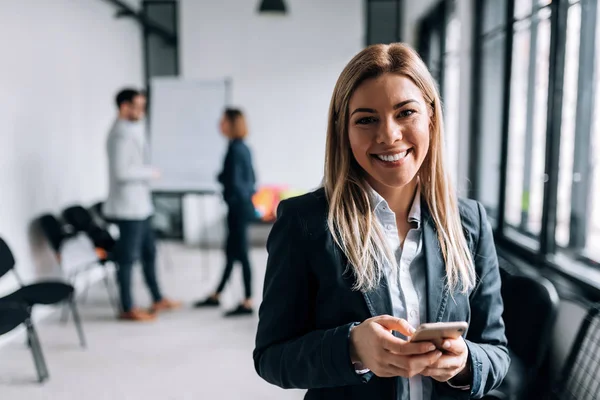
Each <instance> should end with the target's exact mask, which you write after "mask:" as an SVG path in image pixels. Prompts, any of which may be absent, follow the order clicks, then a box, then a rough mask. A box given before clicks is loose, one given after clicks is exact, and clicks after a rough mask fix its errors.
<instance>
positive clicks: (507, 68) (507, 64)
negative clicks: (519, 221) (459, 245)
mask: <svg viewBox="0 0 600 400" xmlns="http://www.w3.org/2000/svg"><path fill="white" fill-rule="evenodd" d="M515 1H516V0H508V1H507V7H506V21H513V19H514V13H515ZM513 41H514V23H512V22H511V23H507V24H506V40H505V43H504V79H503V83H504V92H503V93H502V96H503V97H502V143H501V148H500V190H499V199H498V226H497V228H496V235H497V236H498V237H500V238H503V237H504V228H505V226H506V185H507V181H508V144H509V133H510V92H511V84H510V83H511V78H512V60H513Z"/></svg>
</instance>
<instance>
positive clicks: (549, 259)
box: [468, 0, 600, 293]
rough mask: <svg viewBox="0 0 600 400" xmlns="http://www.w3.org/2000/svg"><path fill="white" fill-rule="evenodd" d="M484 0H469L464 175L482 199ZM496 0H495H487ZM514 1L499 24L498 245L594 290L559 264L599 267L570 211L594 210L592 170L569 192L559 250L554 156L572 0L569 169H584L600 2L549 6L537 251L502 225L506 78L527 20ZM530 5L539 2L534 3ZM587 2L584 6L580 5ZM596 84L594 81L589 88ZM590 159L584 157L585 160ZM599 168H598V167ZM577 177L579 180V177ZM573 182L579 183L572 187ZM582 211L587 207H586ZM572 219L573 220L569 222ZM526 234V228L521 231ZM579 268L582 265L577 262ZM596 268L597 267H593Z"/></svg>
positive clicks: (561, 0)
mask: <svg viewBox="0 0 600 400" xmlns="http://www.w3.org/2000/svg"><path fill="white" fill-rule="evenodd" d="M489 1H490V0H488V1H481V0H473V1H472V6H473V10H474V18H473V38H472V44H473V59H472V65H471V67H472V75H473V85H472V88H471V120H470V125H469V126H470V135H469V136H470V141H471V143H470V146H469V147H470V154H469V155H470V159H469V176H468V177H469V180H470V182H471V185H472V187H471V190H470V193H469V195H470V197H473V198H475V199H478V200H479V199H480V198H481V193H480V188H479V187H478V186H479V178H480V170H479V166H480V165H481V155H480V154H479V146H480V145H481V136H480V135H479V127H480V122H481V116H482V104H481V99H482V90H483V88H484V86H483V80H482V79H483V68H482V64H483V63H482V62H481V59H482V58H481V57H482V56H483V49H484V37H485V36H486V35H488V34H489V32H488V33H485V32H484V26H483V16H484V15H485V7H486V4H489ZM491 1H493V0H491ZM515 1H518V0H507V2H506V9H505V14H504V24H503V26H502V27H501V29H502V30H503V33H504V37H505V41H504V57H503V59H504V60H503V65H504V72H503V84H502V87H503V91H502V96H503V98H502V102H501V104H502V110H501V112H502V128H501V134H502V137H501V147H500V171H499V172H500V177H499V182H498V184H499V191H498V197H499V198H498V201H497V204H498V212H497V218H496V227H495V229H494V236H495V239H496V243H497V244H498V246H499V247H500V248H502V249H504V250H507V251H510V252H511V253H513V254H515V255H517V256H519V257H520V258H522V259H524V260H525V261H527V262H529V263H530V264H532V265H535V266H537V267H540V268H549V269H551V270H552V271H553V272H556V273H558V274H560V275H561V276H564V277H567V278H569V279H570V280H572V281H575V282H576V283H577V284H578V285H580V286H583V287H586V288H593V289H594V290H595V291H596V293H598V291H599V290H600V285H597V284H596V283H594V282H589V281H584V280H582V279H581V273H580V272H578V273H575V272H573V273H569V268H568V267H566V266H565V265H564V264H565V263H564V258H565V257H568V259H569V260H573V261H575V262H577V263H580V264H581V265H582V266H583V267H584V268H585V267H586V266H587V267H588V268H589V267H596V268H600V260H593V259H591V258H589V257H587V256H586V255H585V254H584V253H583V252H582V251H581V250H583V249H584V248H585V236H586V233H587V232H586V231H587V227H586V226H585V223H586V222H587V221H583V222H584V223H582V221H577V220H576V213H575V212H574V210H580V209H581V208H582V207H587V210H588V213H589V211H591V190H592V179H591V178H592V176H591V175H592V174H591V172H590V171H586V172H587V176H583V179H585V182H584V183H585V184H584V185H579V186H578V187H577V188H572V190H571V210H572V211H571V218H570V222H569V228H570V230H569V235H570V238H569V246H568V247H567V248H562V247H559V246H558V245H557V242H556V228H557V208H558V184H559V181H558V179H559V161H560V147H561V129H562V118H563V113H562V108H563V85H564V78H565V76H564V74H565V57H566V42H567V18H568V12H569V8H570V7H571V6H572V5H574V4H577V3H580V4H581V5H582V22H581V32H580V35H581V37H580V53H579V67H578V84H577V85H578V92H577V105H576V117H575V118H576V126H575V142H576V143H575V149H574V154H575V157H576V158H575V162H574V165H573V171H574V172H580V173H582V175H583V172H584V171H585V170H586V168H588V166H589V156H590V154H591V151H590V150H589V143H590V138H591V135H592V134H593V132H592V123H593V110H594V101H600V99H596V98H595V90H593V89H592V90H581V88H582V87H583V86H584V85H586V82H590V81H593V78H594V71H595V68H596V66H595V62H598V61H597V60H599V59H600V57H599V56H597V55H596V49H595V44H596V40H597V35H596V29H598V28H597V27H596V24H597V22H599V21H596V19H597V16H598V13H597V7H599V6H600V5H599V4H598V3H600V0H552V2H551V3H550V4H548V5H545V6H542V7H541V8H545V7H549V8H550V9H551V11H552V13H551V16H550V23H551V27H550V31H551V34H550V35H551V38H550V59H549V80H548V104H547V112H546V146H545V158H544V173H545V176H546V182H545V184H544V190H543V209H542V220H541V231H540V235H539V248H538V249H536V250H534V249H532V248H530V247H528V246H526V245H524V244H523V242H524V241H519V240H514V239H513V238H511V234H510V232H509V231H510V230H512V229H518V227H513V226H511V225H509V224H507V222H506V197H507V180H508V170H507V167H508V150H509V135H510V117H511V115H510V103H511V78H512V68H513V65H512V64H513V42H514V35H515V29H514V26H515V24H516V23H518V22H520V21H522V20H523V19H526V18H529V17H527V16H526V17H523V18H519V19H516V18H515V17H514V11H515ZM532 2H533V4H535V3H537V0H533V1H532ZM584 5H585V7H586V8H585V9H583V7H584ZM539 9H540V8H537V9H536V8H535V6H534V7H532V12H534V13H535V12H537V11H539ZM584 21H585V22H584ZM591 86H593V85H591ZM586 157H587V159H586ZM596 173H600V172H596ZM583 179H582V180H583ZM573 186H576V185H573ZM584 209H585V208H584ZM584 215H585V213H584ZM574 219H575V220H574ZM522 233H523V232H522ZM577 268H579V266H578V267H577ZM598 271H600V270H596V271H595V272H598Z"/></svg>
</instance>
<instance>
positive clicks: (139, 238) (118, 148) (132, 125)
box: [103, 89, 181, 321]
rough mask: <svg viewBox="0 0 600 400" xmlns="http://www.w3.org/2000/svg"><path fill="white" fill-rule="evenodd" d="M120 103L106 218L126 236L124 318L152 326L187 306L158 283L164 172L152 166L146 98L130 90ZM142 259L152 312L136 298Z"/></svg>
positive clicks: (121, 243) (119, 252)
mask: <svg viewBox="0 0 600 400" xmlns="http://www.w3.org/2000/svg"><path fill="white" fill-rule="evenodd" d="M116 102H117V107H118V110H119V114H118V118H117V120H116V121H115V123H114V125H113V127H112V129H111V131H110V133H109V136H108V145H107V150H108V164H109V194H108V200H107V201H106V203H105V205H104V210H103V213H104V214H105V215H106V217H107V218H109V219H110V220H112V221H113V222H114V223H116V224H117V225H118V227H119V231H120V237H119V240H118V242H117V245H116V247H115V259H116V262H117V264H118V271H117V278H118V281H119V289H120V296H121V307H122V312H121V315H120V318H121V319H125V320H131V321H151V320H154V319H155V317H156V314H157V313H158V312H159V311H163V310H170V309H174V308H178V307H180V306H181V303H179V302H175V301H172V300H169V299H166V298H164V297H163V296H162V294H161V291H160V288H159V285H158V282H157V278H156V266H155V264H156V244H155V239H154V231H153V229H152V224H151V217H152V214H153V212H154V209H153V205H152V196H151V188H150V182H151V180H153V179H158V178H159V177H160V173H159V171H158V170H157V169H156V168H154V167H152V166H150V165H149V164H148V163H147V158H148V143H147V140H146V130H145V124H144V122H143V117H144V114H145V112H146V96H145V95H144V93H142V92H139V91H137V90H135V89H124V90H121V91H120V92H119V94H118V95H117V98H116ZM138 259H141V262H142V268H143V272H144V280H145V282H146V285H147V287H148V289H149V290H150V294H151V295H152V299H153V305H152V307H151V308H150V310H149V311H145V310H142V309H140V308H136V307H135V306H134V304H133V298H132V295H131V272H132V268H133V265H134V263H135V262H136V261H137V260H138Z"/></svg>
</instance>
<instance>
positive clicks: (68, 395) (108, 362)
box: [0, 243, 304, 400]
mask: <svg viewBox="0 0 600 400" xmlns="http://www.w3.org/2000/svg"><path fill="white" fill-rule="evenodd" d="M160 249H161V253H160V254H161V255H160V268H159V273H160V277H161V280H162V283H163V286H164V291H165V293H166V294H167V295H168V296H171V297H174V298H177V299H181V300H183V301H185V302H186V307H185V308H184V309H183V310H180V311H177V312H174V313H171V314H166V315H164V316H161V318H160V319H159V320H158V321H157V322H154V323H149V324H136V323H127V322H119V321H117V320H115V318H114V316H113V314H112V312H111V308H110V306H109V303H108V299H107V296H106V292H105V289H104V287H103V286H102V285H96V286H94V287H93V288H92V289H91V290H90V294H89V296H88V299H87V301H86V302H85V303H84V304H81V305H80V311H81V314H82V317H83V320H84V328H85V331H86V334H87V338H88V342H89V348H88V349H87V350H81V349H80V348H79V347H78V344H77V343H78V342H77V336H76V333H75V329H74V327H73V325H72V324H71V323H68V324H67V325H62V324H61V323H60V322H59V321H58V314H55V315H53V316H51V317H50V318H49V319H47V320H46V321H44V322H43V323H40V324H38V330H39V334H40V336H41V341H42V345H43V348H44V351H45V356H46V361H47V363H48V367H49V370H50V374H51V378H50V380H49V381H48V382H47V383H45V384H43V385H39V384H37V383H36V382H35V370H34V367H33V361H32V359H31V356H30V353H29V351H28V350H27V348H26V346H25V344H24V340H23V339H22V338H18V340H15V341H13V342H11V343H10V344H9V345H8V346H5V347H3V348H1V349H0V399H11V400H37V399H44V400H45V399H51V400H59V399H60V400H71V399H73V400H75V399H76V400H82V399H85V400H100V399H110V400H117V399H118V400H120V399H126V400H129V399H131V400H138V399H143V400H153V399H156V400H187V399H190V400H191V399H194V400H198V399H248V400H250V399H257V400H258V399H261V400H265V399H278V400H279V399H284V400H285V399H301V398H302V397H303V395H304V393H303V391H298V390H296V391H289V390H288V391H284V390H282V389H279V388H277V387H274V386H271V385H269V384H268V383H266V382H264V381H263V380H261V379H260V378H259V377H258V375H257V374H256V372H255V371H254V366H253V363H252V349H253V347H254V335H255V331H256V324H257V317H256V315H255V316H254V317H247V318H241V319H237V320H227V319H224V318H223V317H222V312H223V309H225V308H228V307H232V306H234V305H235V304H236V302H237V301H238V300H239V299H240V296H241V293H242V284H241V282H242V280H241V271H240V268H236V269H235V270H234V273H233V275H232V283H231V284H230V285H229V286H228V287H227V288H226V291H225V293H224V294H223V296H224V298H223V303H224V304H223V309H221V310H201V311H199V310H194V309H191V308H190V307H189V304H190V303H191V302H192V301H194V300H197V299H198V298H200V297H203V296H205V295H206V294H207V293H208V292H209V291H210V290H211V289H213V288H214V286H215V285H216V283H217V282H218V279H219V275H220V273H221V271H222V265H223V257H222V254H221V253H220V252H219V251H211V252H210V253H209V256H208V257H205V256H203V255H202V253H201V252H200V251H199V250H198V249H191V248H187V247H184V246H183V245H180V244H173V243H171V244H168V245H165V244H163V245H162V246H161V248H160ZM169 261H170V262H169ZM207 261H208V265H207ZM252 261H253V267H254V290H255V293H257V294H258V297H260V293H261V291H262V280H263V276H264V268H265V261H266V252H265V251H264V250H262V249H257V250H253V251H252ZM136 278H137V280H136V284H135V286H136V300H137V301H138V304H140V305H147V304H148V301H149V297H148V294H147V293H146V291H145V288H144V286H143V285H142V281H141V272H140V269H139V268H138V269H136ZM257 300H259V298H258V299H257Z"/></svg>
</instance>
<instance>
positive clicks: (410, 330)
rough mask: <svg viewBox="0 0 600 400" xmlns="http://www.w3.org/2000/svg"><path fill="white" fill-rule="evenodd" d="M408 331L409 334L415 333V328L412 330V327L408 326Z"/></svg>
mask: <svg viewBox="0 0 600 400" xmlns="http://www.w3.org/2000/svg"><path fill="white" fill-rule="evenodd" d="M408 331H409V332H410V333H415V332H416V331H417V330H416V329H415V328H413V327H412V326H409V327H408Z"/></svg>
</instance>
